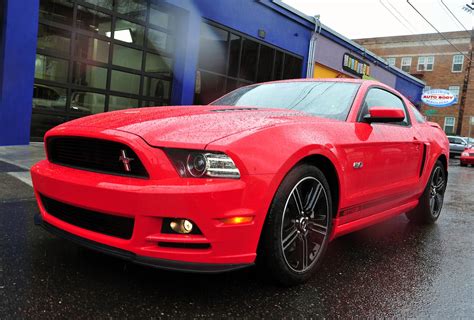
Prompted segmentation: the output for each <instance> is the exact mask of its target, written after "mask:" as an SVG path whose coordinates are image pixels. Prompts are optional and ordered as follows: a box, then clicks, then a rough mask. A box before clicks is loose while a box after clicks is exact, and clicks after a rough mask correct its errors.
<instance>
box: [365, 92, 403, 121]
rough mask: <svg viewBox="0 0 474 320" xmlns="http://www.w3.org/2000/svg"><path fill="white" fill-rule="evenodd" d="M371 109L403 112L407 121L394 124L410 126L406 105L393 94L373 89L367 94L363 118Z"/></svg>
mask: <svg viewBox="0 0 474 320" xmlns="http://www.w3.org/2000/svg"><path fill="white" fill-rule="evenodd" d="M370 107H382V108H384V107H385V108H396V109H400V110H403V113H404V114H405V119H403V121H400V122H396V123H392V124H399V125H404V126H407V125H408V124H409V121H408V118H407V113H406V110H405V105H404V104H403V101H402V99H400V98H399V97H397V96H396V95H394V94H393V93H390V92H388V91H386V90H383V89H379V88H372V89H370V90H369V92H368V93H367V96H366V97H365V101H364V105H363V108H362V113H361V117H362V118H363V117H364V116H366V115H367V114H368V113H369V108H370Z"/></svg>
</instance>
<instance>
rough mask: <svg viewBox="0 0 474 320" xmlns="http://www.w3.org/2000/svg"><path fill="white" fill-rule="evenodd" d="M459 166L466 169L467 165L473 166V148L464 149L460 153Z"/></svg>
mask: <svg viewBox="0 0 474 320" xmlns="http://www.w3.org/2000/svg"><path fill="white" fill-rule="evenodd" d="M460 160H461V166H462V167H466V166H467V165H468V164H470V165H473V166H474V146H470V147H469V148H466V149H465V150H464V151H463V152H462V153H461V158H460Z"/></svg>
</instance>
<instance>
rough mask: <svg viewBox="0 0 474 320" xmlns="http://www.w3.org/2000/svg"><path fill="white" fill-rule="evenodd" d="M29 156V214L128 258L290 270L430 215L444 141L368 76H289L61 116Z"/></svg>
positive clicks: (300, 271) (286, 277)
mask: <svg viewBox="0 0 474 320" xmlns="http://www.w3.org/2000/svg"><path fill="white" fill-rule="evenodd" d="M45 148H46V153H47V160H44V161H41V162H39V163H38V164H36V165H35V166H33V168H32V169H31V174H32V179H33V184H34V191H35V194H36V197H37V200H38V204H39V209H40V214H38V215H37V216H36V217H35V221H36V223H37V224H40V225H42V226H43V227H44V228H45V229H47V230H48V231H50V232H52V233H54V234H57V235H59V236H61V237H63V238H66V239H69V240H72V241H75V242H77V243H79V244H81V245H84V246H86V247H89V248H92V249H95V250H99V251H102V252H105V253H108V254H112V255H115V256H119V257H122V258H125V259H128V260H130V261H133V262H136V263H139V264H144V265H149V266H155V267H160V268H164V269H173V270H188V271H198V272H221V271H228V270H234V269H239V268H242V267H246V266H250V265H252V264H254V263H255V262H257V264H259V265H260V266H262V267H264V268H266V270H267V271H268V272H267V274H270V275H271V276H272V277H273V278H274V279H275V280H276V281H277V282H279V283H281V284H284V285H292V284H297V283H301V282H304V281H305V280H307V279H308V278H309V277H310V276H311V274H312V273H313V272H314V271H315V269H316V268H317V267H318V265H319V264H320V263H321V259H322V257H323V255H324V252H325V250H326V248H327V246H328V243H329V241H331V240H332V239H334V238H335V237H338V236H341V235H344V234H347V233H349V232H352V231H355V230H359V229H361V228H364V227H367V226H370V225H373V224H375V223H378V222H381V221H383V220H385V219H388V218H390V217H393V216H396V215H399V214H402V213H406V214H407V216H408V218H409V220H410V221H412V222H417V223H433V222H435V221H436V220H437V219H438V216H439V214H440V211H441V208H442V205H443V196H444V192H445V189H446V182H447V176H448V174H447V169H448V162H447V159H448V158H449V144H448V139H447V138H446V136H445V134H444V133H443V131H442V130H441V129H440V128H439V126H437V125H436V124H433V123H429V122H426V121H425V120H424V118H423V116H422V115H421V114H420V113H419V112H418V111H417V110H416V109H415V108H414V107H413V106H412V104H411V103H410V102H409V101H408V100H407V99H406V98H404V97H403V96H401V95H400V94H399V93H398V92H396V91H394V90H393V89H391V88H389V87H387V86H386V85H383V84H381V83H379V82H375V81H362V80H335V79H327V80H293V81H280V82H272V83H264V84H255V85H251V86H247V87H243V88H240V89H237V90H235V91H233V92H231V93H229V94H227V95H225V96H224V97H222V98H220V99H218V100H217V101H215V102H214V103H212V104H210V105H207V106H189V107H160V108H143V109H128V110H123V111H117V112H110V113H103V114H99V115H94V116H90V117H85V118H82V119H78V120H74V121H71V122H68V123H65V124H62V125H60V126H58V127H56V128H54V129H52V130H50V131H49V132H48V133H47V134H46V136H45Z"/></svg>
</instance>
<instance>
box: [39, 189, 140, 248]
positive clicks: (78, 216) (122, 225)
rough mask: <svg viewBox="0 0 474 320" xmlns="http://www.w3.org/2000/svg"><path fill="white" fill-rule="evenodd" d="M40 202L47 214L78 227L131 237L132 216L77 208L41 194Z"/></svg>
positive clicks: (123, 237)
mask: <svg viewBox="0 0 474 320" xmlns="http://www.w3.org/2000/svg"><path fill="white" fill-rule="evenodd" d="M41 202H42V204H43V207H44V208H45V210H46V212H47V213H48V214H50V215H52V216H54V217H56V218H58V219H59V220H62V221H64V222H67V223H69V224H72V225H74V226H77V227H79V228H83V229H87V230H90V231H94V232H98V233H102V234H106V235H109V236H112V237H117V238H122V239H130V238H131V237H132V233H133V224H134V219H133V218H127V217H120V216H114V215H111V214H104V213H100V212H96V211H91V210H87V209H83V208H78V207H75V206H71V205H69V204H66V203H62V202H59V201H56V200H53V199H51V198H48V197H45V196H43V195H41Z"/></svg>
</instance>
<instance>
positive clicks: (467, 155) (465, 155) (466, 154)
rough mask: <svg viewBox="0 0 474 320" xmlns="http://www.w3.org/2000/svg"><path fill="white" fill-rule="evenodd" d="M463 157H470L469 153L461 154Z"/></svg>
mask: <svg viewBox="0 0 474 320" xmlns="http://www.w3.org/2000/svg"><path fill="white" fill-rule="evenodd" d="M461 156H463V157H469V152H463V153H461Z"/></svg>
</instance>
